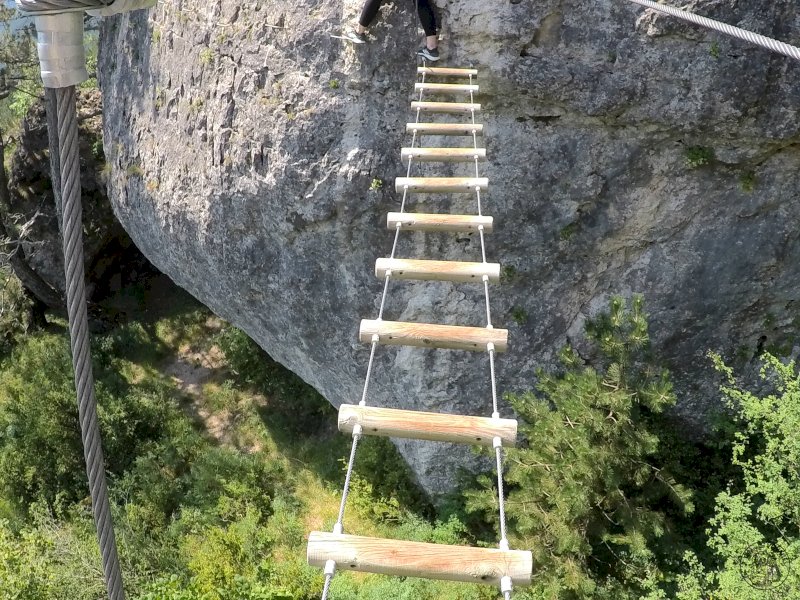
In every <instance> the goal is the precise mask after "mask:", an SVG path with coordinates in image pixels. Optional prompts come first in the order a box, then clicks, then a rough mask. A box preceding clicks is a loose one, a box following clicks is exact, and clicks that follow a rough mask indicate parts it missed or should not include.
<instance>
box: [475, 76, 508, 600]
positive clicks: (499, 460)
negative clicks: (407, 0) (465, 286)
mask: <svg viewBox="0 0 800 600" xmlns="http://www.w3.org/2000/svg"><path fill="white" fill-rule="evenodd" d="M469 83H470V85H472V83H473V81H472V75H471V74H470V76H469ZM469 101H470V104H471V105H472V106H471V108H470V113H471V116H472V124H473V125H475V94H474V92H473V91H472V88H470V92H469ZM472 144H473V148H474V149H475V179H476V180H477V179H478V178H479V177H480V168H479V167H478V133H477V129H473V130H472ZM475 184H476V185H475V196H476V200H477V203H478V215H481V214H482V211H481V188H480V185H479V184H478V182H477V181H476V182H475ZM478 233H479V234H480V240H481V257H482V259H483V263H484V264H486V240H485V238H484V235H483V233H484V232H483V225H478ZM483 290H484V298H485V300H486V328H487V329H492V328H493V325H492V312H491V308H490V305H489V276H488V275H484V276H483ZM486 351H487V352H488V354H489V380H490V382H491V386H492V418H493V419H499V418H500V413H499V411H498V402H497V379H496V374H495V364H494V353H495V348H494V344H492V343H489V344H487V347H486ZM498 442H499V438H495V439H494V440H493V444H492V445H493V447H494V455H495V469H496V471H497V500H498V507H499V512H500V515H499V517H500V544H499V546H500V549H501V550H508V536H507V533H506V508H505V494H504V493H503V447H502V445H501V444H499V443H498ZM503 583H506V584H510V582H508V581H506V582H501V592H502V593H503V598H504V600H511V589H510V585H508V588H507V589H504V587H505V586H504V585H503Z"/></svg>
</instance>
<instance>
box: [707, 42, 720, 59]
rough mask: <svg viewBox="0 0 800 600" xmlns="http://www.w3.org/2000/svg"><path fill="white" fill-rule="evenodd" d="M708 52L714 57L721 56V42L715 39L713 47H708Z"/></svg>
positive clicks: (712, 43)
mask: <svg viewBox="0 0 800 600" xmlns="http://www.w3.org/2000/svg"><path fill="white" fill-rule="evenodd" d="M708 53H709V54H710V55H711V56H712V57H714V58H719V42H718V41H716V40H714V41H713V42H711V47H710V48H709V49H708Z"/></svg>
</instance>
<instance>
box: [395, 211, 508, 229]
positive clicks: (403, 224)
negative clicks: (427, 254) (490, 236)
mask: <svg viewBox="0 0 800 600" xmlns="http://www.w3.org/2000/svg"><path fill="white" fill-rule="evenodd" d="M398 223H400V228H401V229H404V230H406V229H407V230H409V231H453V232H459V231H478V227H479V226H481V225H483V231H484V232H486V233H489V232H491V231H492V228H493V226H494V219H493V218H492V217H479V216H477V215H442V214H438V215H437V214H430V213H398V212H390V213H389V214H388V215H387V217H386V227H387V228H388V229H396V228H397V224H398Z"/></svg>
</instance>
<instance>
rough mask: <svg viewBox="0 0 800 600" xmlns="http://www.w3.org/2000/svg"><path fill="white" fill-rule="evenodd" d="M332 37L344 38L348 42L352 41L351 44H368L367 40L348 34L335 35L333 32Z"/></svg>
mask: <svg viewBox="0 0 800 600" xmlns="http://www.w3.org/2000/svg"><path fill="white" fill-rule="evenodd" d="M331 37H332V38H335V39H337V40H344V41H346V42H350V43H351V44H357V45H361V44H366V43H367V42H366V41H363V40H358V39H356V38H351V37H350V36H347V35H333V34H331Z"/></svg>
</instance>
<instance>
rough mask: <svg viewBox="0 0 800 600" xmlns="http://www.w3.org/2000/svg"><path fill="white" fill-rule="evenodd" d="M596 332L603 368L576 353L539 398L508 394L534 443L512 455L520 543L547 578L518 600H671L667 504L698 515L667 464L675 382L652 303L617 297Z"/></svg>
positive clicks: (511, 508)
mask: <svg viewBox="0 0 800 600" xmlns="http://www.w3.org/2000/svg"><path fill="white" fill-rule="evenodd" d="M586 334H587V337H588V339H589V340H590V341H591V342H592V343H593V346H594V347H595V348H596V350H597V352H598V360H597V361H596V366H595V367H590V366H586V365H585V364H584V361H583V360H582V359H581V357H580V356H579V355H578V354H577V353H576V352H575V351H574V350H573V349H572V348H569V347H567V348H565V349H564V350H563V351H562V353H561V360H562V364H563V371H562V372H561V373H559V374H549V373H544V372H541V371H540V372H538V374H537V376H538V380H539V383H538V385H537V389H538V392H539V394H538V395H536V394H534V393H525V394H521V395H511V396H509V397H508V400H509V401H510V402H511V404H512V405H513V407H514V408H515V409H516V411H517V413H518V415H519V417H520V432H521V434H522V436H523V437H524V438H525V439H526V440H527V444H526V445H525V446H523V447H521V448H519V449H516V450H510V451H509V452H508V461H507V473H506V480H507V482H508V484H509V488H510V489H509V491H508V494H507V506H508V514H509V518H510V531H511V534H512V546H514V547H517V548H529V549H531V550H532V552H533V555H534V572H535V573H536V576H535V578H534V583H533V586H532V587H531V588H530V590H529V591H528V592H526V593H527V595H526V596H519V595H518V597H526V598H536V599H537V600H539V599H547V600H556V599H559V600H561V599H564V600H567V599H570V600H571V599H578V598H664V597H666V596H665V595H664V594H663V592H662V591H661V590H660V584H661V580H662V579H663V572H662V568H661V567H660V560H659V558H660V556H659V552H658V551H657V550H656V546H657V545H658V544H659V543H663V541H664V539H665V537H666V535H667V533H668V531H669V519H668V515H667V512H666V510H665V508H664V507H665V506H671V507H672V510H674V511H675V512H677V513H683V512H686V511H691V510H692V504H691V501H690V493H689V492H688V490H687V489H686V488H685V487H684V486H681V485H679V484H678V483H676V481H675V480H674V478H673V477H672V476H671V475H670V474H669V472H668V470H667V469H666V468H665V465H664V464H662V463H661V462H660V461H659V458H658V450H659V433H658V431H659V428H660V426H661V421H660V419H659V415H660V414H661V413H662V412H663V411H664V409H665V408H667V407H669V406H671V405H672V404H673V403H674V401H675V398H674V395H673V392H672V387H671V384H670V381H669V377H668V374H667V372H666V371H663V370H662V369H659V368H657V367H656V366H654V362H653V359H652V356H651V354H650V347H649V337H648V332H647V319H646V315H645V314H644V311H643V301H642V299H641V298H640V297H636V298H634V300H633V302H632V306H631V308H630V309H628V308H627V307H626V303H625V301H624V300H622V299H621V298H615V299H613V300H612V302H611V304H610V309H609V311H608V312H607V313H604V314H602V315H600V316H599V317H597V318H596V319H594V320H592V321H590V322H589V323H588V324H587V326H586ZM488 483H489V482H488V480H487V481H486V484H488ZM493 494H494V491H493V490H488V489H486V490H484V491H482V492H481V493H479V494H476V495H472V497H471V500H470V507H471V508H481V509H486V508H491V507H492V505H496V500H495V499H494V496H493ZM486 512H487V515H488V514H491V513H495V512H496V509H494V510H492V511H489V510H487V511H486Z"/></svg>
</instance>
